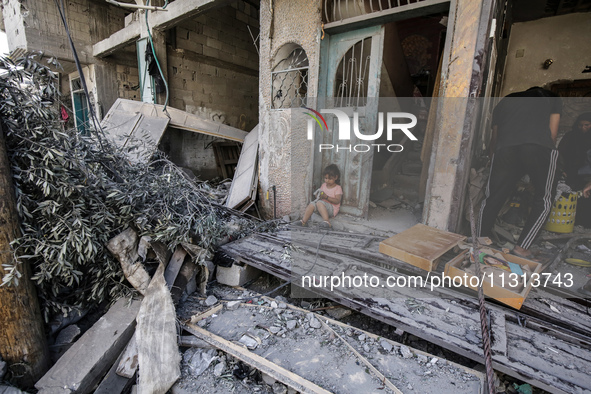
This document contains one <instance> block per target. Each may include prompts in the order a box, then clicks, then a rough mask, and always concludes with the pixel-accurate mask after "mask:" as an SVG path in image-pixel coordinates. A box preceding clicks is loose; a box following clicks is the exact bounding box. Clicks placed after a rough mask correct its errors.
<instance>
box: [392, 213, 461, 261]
mask: <svg viewBox="0 0 591 394" xmlns="http://www.w3.org/2000/svg"><path fill="white" fill-rule="evenodd" d="M464 239H466V236H464V235H460V234H454V233H450V232H447V231H443V230H439V229H436V228H433V227H429V226H425V225H424V224H420V223H419V224H417V225H415V226H413V227H411V228H409V229H408V230H406V231H403V232H401V233H399V234H396V235H394V236H392V237H390V238H388V239H386V240H384V241H382V242H380V252H381V253H384V254H387V255H388V256H391V257H394V258H397V259H399V260H402V261H404V262H406V263H409V264H412V265H414V266H416V267H419V268H422V269H424V270H426V271H432V270H433V269H435V268H437V264H438V263H439V258H440V257H441V256H443V254H444V253H445V252H447V251H448V250H450V249H451V248H453V247H454V246H455V245H457V244H458V242H460V241H463V240H464Z"/></svg>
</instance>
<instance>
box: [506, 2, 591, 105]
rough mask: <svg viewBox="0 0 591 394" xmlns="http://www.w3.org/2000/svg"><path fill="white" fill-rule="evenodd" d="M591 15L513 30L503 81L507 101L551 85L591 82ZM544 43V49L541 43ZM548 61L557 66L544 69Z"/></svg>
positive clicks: (516, 26)
mask: <svg viewBox="0 0 591 394" xmlns="http://www.w3.org/2000/svg"><path fill="white" fill-rule="evenodd" d="M590 37H591V13H589V12H586V13H576V14H568V15H560V16H554V17H551V18H543V19H538V20H535V21H531V22H522V23H515V24H514V25H513V26H512V27H511V36H510V37H509V48H508V49H507V61H506V65H505V72H504V78H503V90H502V94H501V96H502V97H504V96H506V95H508V94H509V93H512V92H519V91H522V90H525V89H528V88H530V87H532V86H542V85H545V84H546V83H549V82H557V81H572V80H577V79H588V78H591V73H590V74H582V73H581V72H582V71H583V70H584V69H585V66H588V65H590V64H591V40H590V39H589V38H590ZM542 42H543V43H544V44H543V45H540V43H542ZM546 59H552V60H554V63H553V64H552V65H551V66H550V67H549V68H548V69H544V68H543V67H542V64H543V63H544V61H545V60H546Z"/></svg>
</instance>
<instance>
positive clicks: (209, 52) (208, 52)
mask: <svg viewBox="0 0 591 394" xmlns="http://www.w3.org/2000/svg"><path fill="white" fill-rule="evenodd" d="M203 54H204V55H205V56H209V57H214V58H216V59H218V58H219V57H220V51H219V50H217V49H215V48H211V47H207V46H205V47H203Z"/></svg>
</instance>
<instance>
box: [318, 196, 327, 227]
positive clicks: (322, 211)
mask: <svg viewBox="0 0 591 394" xmlns="http://www.w3.org/2000/svg"><path fill="white" fill-rule="evenodd" d="M316 208H317V209H318V213H319V214H320V216H322V220H324V221H325V222H327V223H329V224H330V217H329V215H328V210H327V209H326V205H324V202H323V201H318V202H317V203H316Z"/></svg>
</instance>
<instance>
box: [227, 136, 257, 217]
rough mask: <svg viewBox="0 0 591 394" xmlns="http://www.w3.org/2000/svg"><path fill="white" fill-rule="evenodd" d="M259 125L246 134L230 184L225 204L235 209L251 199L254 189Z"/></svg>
mask: <svg viewBox="0 0 591 394" xmlns="http://www.w3.org/2000/svg"><path fill="white" fill-rule="evenodd" d="M258 140H259V127H258V125H257V126H256V127H255V128H254V129H253V130H252V131H251V132H250V133H249V134H248V135H247V136H246V138H245V139H244V145H243V146H242V151H241V152H240V158H239V159H238V165H237V166H236V172H235V173H234V179H233V180H232V186H231V187H230V191H229V193H228V200H227V202H226V206H227V207H228V208H232V209H235V208H237V207H239V206H240V205H242V204H243V203H245V202H248V201H249V200H252V196H253V192H252V190H253V188H255V190H256V182H257V179H258V178H257V175H258V174H257V157H258V151H259V143H258Z"/></svg>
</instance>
